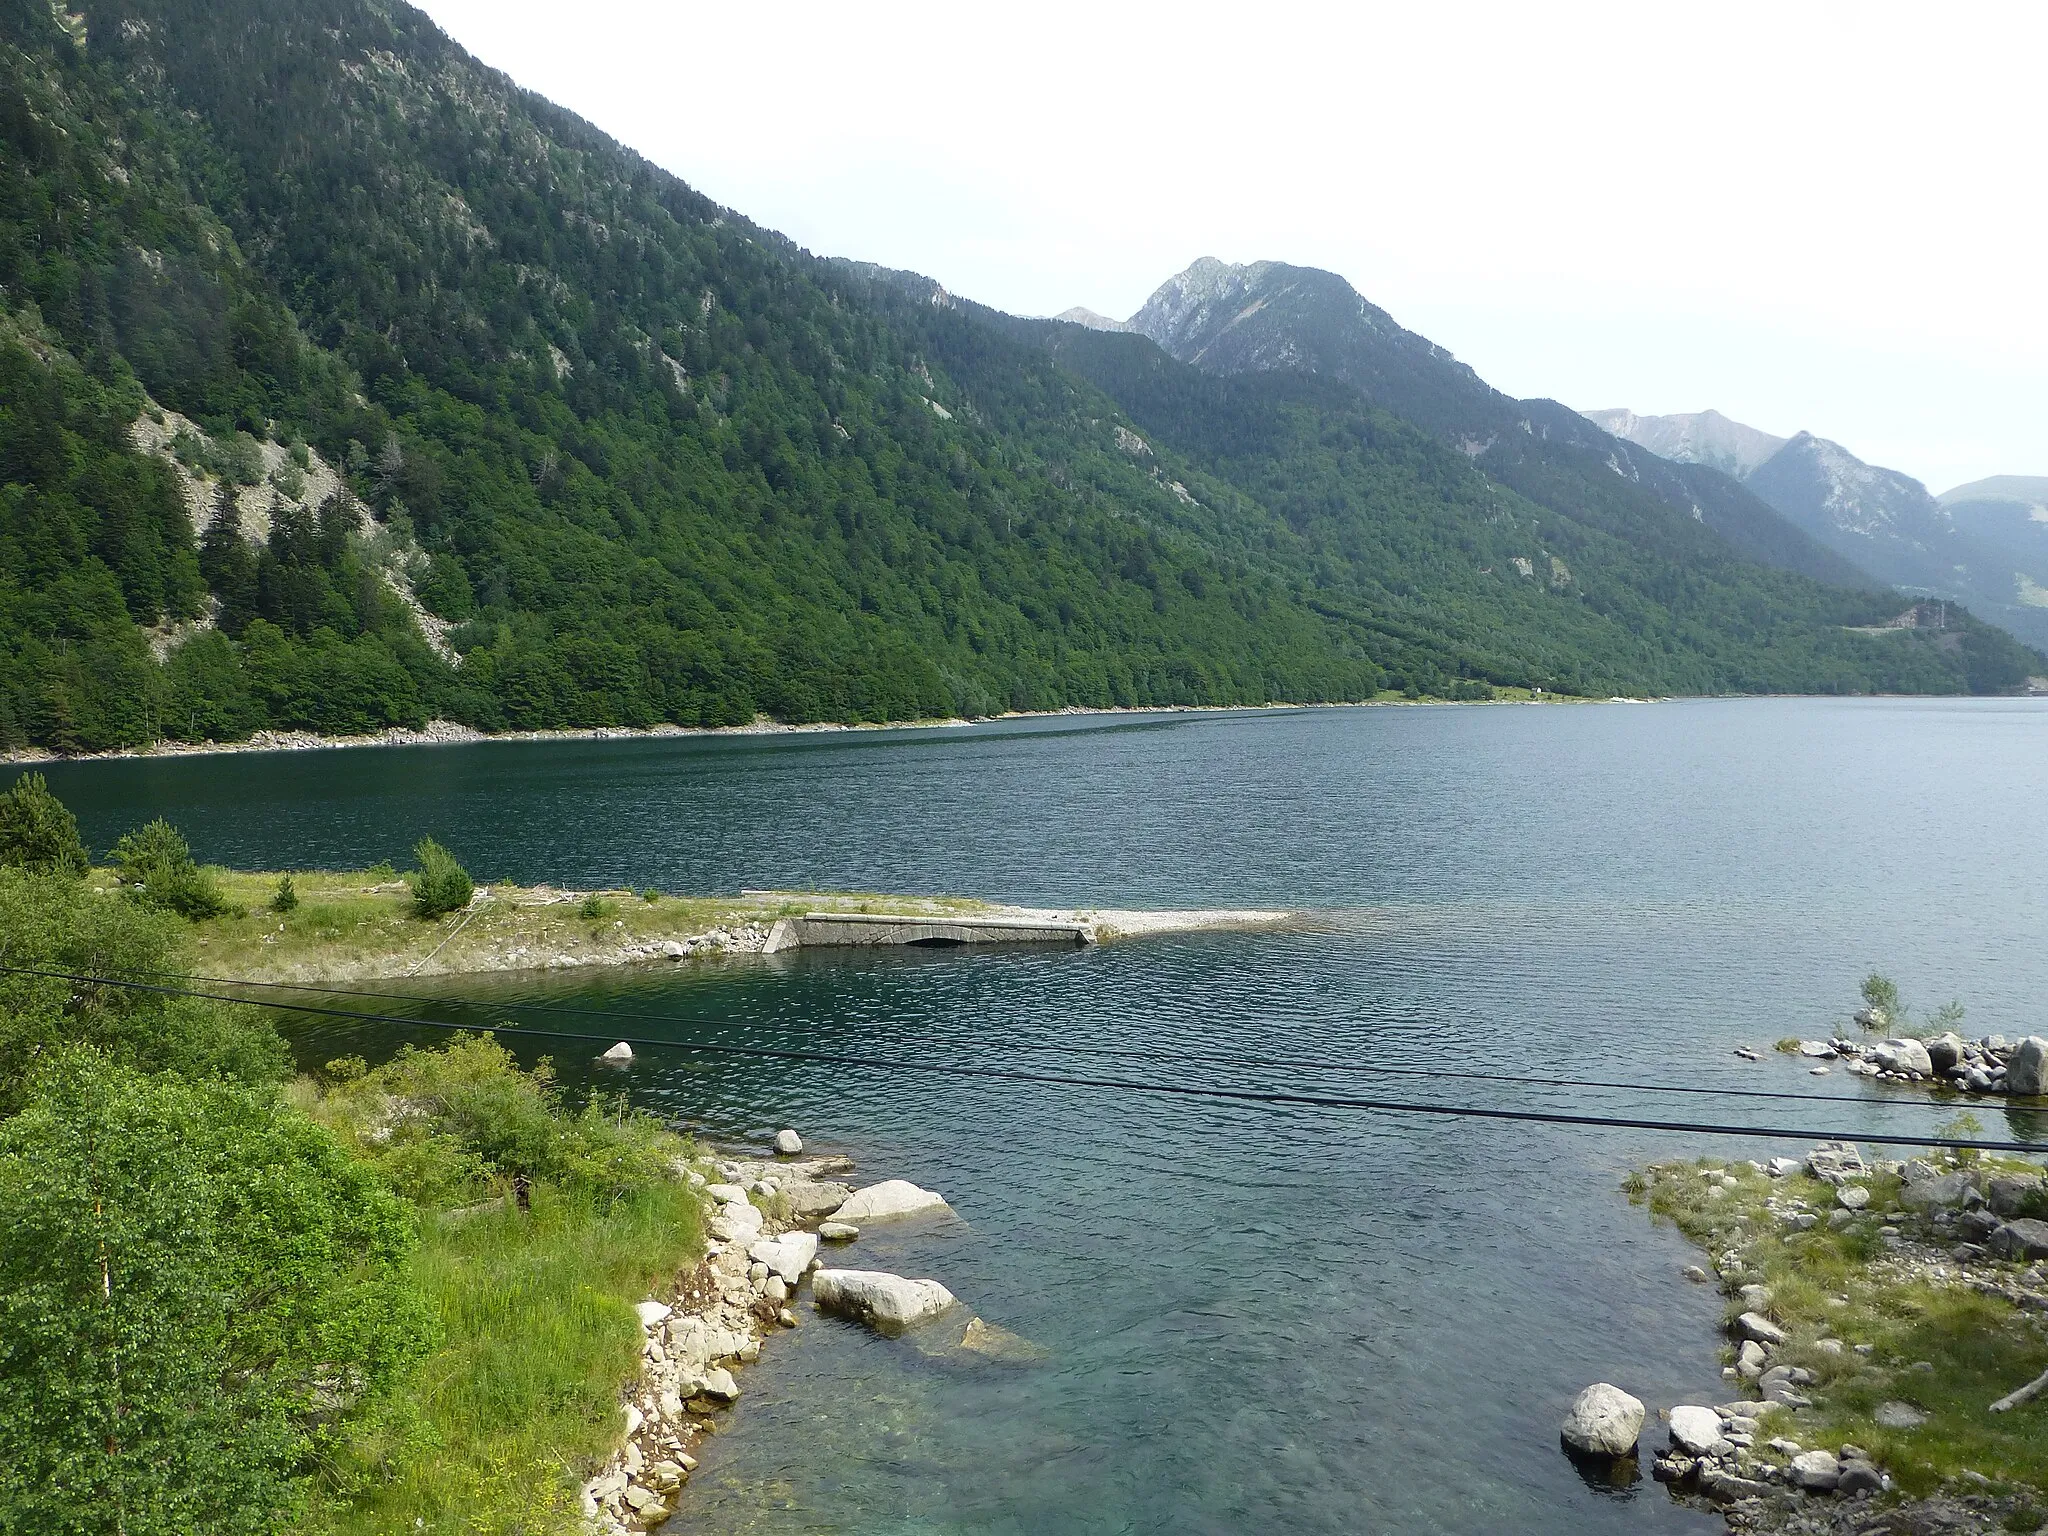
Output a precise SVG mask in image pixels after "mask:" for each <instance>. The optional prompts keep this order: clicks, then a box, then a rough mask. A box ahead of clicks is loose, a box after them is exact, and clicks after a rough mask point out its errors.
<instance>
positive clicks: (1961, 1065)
mask: <svg viewBox="0 0 2048 1536" xmlns="http://www.w3.org/2000/svg"><path fill="white" fill-rule="evenodd" d="M1858 1017H1859V1018H1861V1017H1862V1015H1859V1016H1858ZM1786 1049H1788V1050H1794V1049H1796V1051H1797V1054H1798V1055H1800V1056H1801V1057H1803V1058H1805V1059H1807V1060H1809V1061H1812V1062H1814V1063H1816V1065H1815V1066H1814V1067H1813V1068H1812V1070H1813V1072H1814V1073H1815V1074H1816V1075H1821V1074H1825V1073H1827V1072H1829V1071H1831V1070H1833V1069H1832V1067H1830V1066H1829V1065H1828V1064H1829V1063H1832V1062H1840V1063H1841V1065H1842V1068H1843V1070H1844V1071H1847V1072H1852V1073H1855V1074H1856V1075H1857V1076H1859V1077H1874V1078H1882V1079H1884V1080H1885V1081H1887V1082H1895V1083H1931V1084H1934V1085H1937V1086H1941V1087H1948V1088H1956V1089H1960V1090H1961V1091H1962V1092H1964V1093H1980V1094H1981V1093H1993V1094H2010V1095H2013V1096H2014V1097H2019V1098H2029V1097H2034V1096H2038V1095H2043V1094H2048V1040H2044V1039H2042V1038H2041V1037H2040V1036H2038V1035H2030V1036H2028V1037H2027V1038H2026V1039H2024V1040H2009V1039H2007V1038H2006V1037H2005V1036H2004V1035H1986V1036H1985V1037H1984V1038H1983V1039H1981V1040H1965V1039H1963V1038H1962V1037H1961V1036H1959V1035H1957V1034H1955V1033H1954V1032H1953V1031H1950V1032H1948V1033H1946V1034H1940V1035H1935V1036H1934V1037H1932V1038H1931V1039H1926V1040H1916V1039H1909V1038H1904V1037H1901V1038H1899V1039H1894V1040H1881V1041H1879V1042H1877V1043H1876V1044H1874V1045H1872V1044H1868V1043H1866V1042H1863V1041H1859V1040H1850V1039H1846V1038H1842V1037H1836V1038H1834V1039H1831V1040H1800V1041H1796V1042H1794V1041H1787V1042H1786ZM1748 1054H1749V1055H1750V1056H1752V1057H1754V1056H1755V1054H1756V1053H1755V1052H1749V1053H1748Z"/></svg>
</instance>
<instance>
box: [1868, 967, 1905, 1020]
mask: <svg viewBox="0 0 2048 1536" xmlns="http://www.w3.org/2000/svg"><path fill="white" fill-rule="evenodd" d="M1863 1006H1864V1007H1866V1008H1868V1009H1869V1010H1870V1013H1871V1023H1872V1024H1873V1025H1874V1026H1875V1027H1876V1028H1878V1029H1887V1028H1891V1027H1893V1026H1894V1025H1896V1024H1897V1023H1898V1022H1899V1021H1901V1020H1902V1019H1903V1018H1904V1017H1905V1010H1904V1009H1903V1008H1901V1007H1900V1006H1899V987H1898V983H1897V982H1895V981H1893V980H1892V979H1891V977H1889V976H1881V975H1879V974H1878V973H1877V972H1876V971H1872V972H1871V973H1870V974H1869V975H1868V976H1866V977H1864V978H1863Z"/></svg>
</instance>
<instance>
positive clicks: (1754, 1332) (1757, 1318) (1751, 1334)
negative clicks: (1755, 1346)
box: [1735, 1312, 1785, 1348]
mask: <svg viewBox="0 0 2048 1536" xmlns="http://www.w3.org/2000/svg"><path fill="white" fill-rule="evenodd" d="M1735 1331H1736V1332H1737V1333H1739V1334H1741V1335H1742V1336H1743V1337H1744V1338H1745V1339H1754V1340H1756V1342H1757V1343H1759V1344H1764V1345H1769V1346H1771V1347H1772V1348H1775V1347H1777V1346H1778V1345H1780V1344H1782V1343H1784V1342H1785V1330H1784V1329H1782V1328H1780V1327H1779V1326H1778V1325H1777V1324H1776V1323H1774V1322H1772V1321H1771V1320H1770V1319H1769V1318H1768V1317H1765V1316H1764V1315H1763V1314H1762V1313H1761V1312H1745V1313H1743V1314H1742V1316H1740V1317H1738V1318H1736V1319H1735Z"/></svg>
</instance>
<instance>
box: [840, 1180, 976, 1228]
mask: <svg viewBox="0 0 2048 1536" xmlns="http://www.w3.org/2000/svg"><path fill="white" fill-rule="evenodd" d="M947 1209H949V1207H948V1206H947V1204H946V1197H945V1196H944V1195H940V1194H936V1193H934V1192H933V1191H931V1190H929V1189H919V1188H918V1187H917V1186H916V1185H915V1184H913V1183H911V1182H910V1180H908V1179H887V1180H884V1181H883V1182H882V1183H880V1184H870V1185H869V1186H868V1187H867V1188H866V1189H860V1190H855V1191H854V1193H853V1194H852V1196H850V1197H849V1198H848V1199H847V1200H846V1201H845V1202H844V1203H843V1204H842V1205H840V1206H839V1208H838V1209H837V1210H835V1211H833V1213H832V1216H833V1219H834V1220H836V1221H850V1222H856V1223H857V1222H862V1221H884V1220H887V1219H889V1218H890V1217H895V1216H916V1215H918V1214H920V1213H922V1212H924V1211H943V1210H947Z"/></svg>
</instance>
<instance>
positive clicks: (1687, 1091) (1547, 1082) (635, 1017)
mask: <svg viewBox="0 0 2048 1536" xmlns="http://www.w3.org/2000/svg"><path fill="white" fill-rule="evenodd" d="M161 974H166V975H168V974H172V973H169V972H164V973H161ZM178 974H181V975H182V976H183V979H185V980H188V981H198V982H205V983H207V984H209V985H212V986H224V987H251V988H261V989H264V990H267V991H281V992H314V993H319V994H320V995H322V996H326V997H369V998H378V999H381V1000H383V1001H385V1002H403V1003H414V1004H424V1005H426V1006H428V1007H458V1008H475V1009H493V1008H506V1009H517V1010H519V1011H521V1012H532V1013H559V1014H566V1015H572V1016H575V1017H579V1018H592V1019H612V1020H624V1021H630V1022H633V1023H639V1024H665V1023H670V1022H673V1021H672V1020H670V1019H667V1018H664V1017H663V1016H662V1015H660V1014H649V1013H636V1012H631V1011H628V1010H623V1009H613V1008H585V1007H578V1006H576V1005H574V1004H568V1003H544V1002H526V1001H514V1002H493V1001H491V1000H489V999H485V998H463V997H432V996H428V995H425V994H421V993H416V992H385V991H379V990H374V989H370V988H360V987H332V986H325V985H321V984H318V983H313V982H288V981H241V980H237V979H236V978H234V977H230V976H193V975H183V973H178ZM236 1000H237V1001H241V1002H251V1003H255V1002H256V1000H255V999H249V998H238V999H236ZM259 1006H260V1005H259ZM669 1043H670V1044H674V1045H679V1044H682V1042H680V1041H671V1042H669ZM1012 1044H1013V1045H1014V1046H1015V1048H1017V1049H1021V1050H1037V1051H1044V1052H1047V1053H1050V1054H1056V1055H1063V1056H1092V1057H1097V1058H1100V1059H1102V1060H1108V1061H1139V1062H1155V1063H1164V1064H1172V1065H1181V1064H1188V1065H1200V1066H1224V1067H1234V1068H1238V1069H1240V1070H1244V1071H1264V1070H1270V1069H1276V1068H1277V1069H1280V1070H1283V1071H1290V1072H1331V1073H1345V1074H1353V1075H1360V1076H1385V1077H1419V1078H1427V1079H1429V1080H1431V1081H1435V1080H1437V1079H1440V1078H1449V1079H1453V1080H1456V1081H1459V1082H1475V1083H1502V1084H1506V1085H1509V1086H1511V1087H1520V1088H1531V1087H1533V1088H1596V1089H1601V1090H1603V1091H1616V1092H1624V1093H1676V1094H1684V1095H1687V1096H1699V1097H1706V1098H1738V1099H1770V1100H1779V1101H1784V1102H1790V1103H1797V1104H1855V1105H1861V1106H1868V1105H1870V1104H1872V1103H1874V1102H1877V1101H1875V1100H1872V1099H1870V1098H1867V1097H1860V1096H1856V1095H1852V1094H1841V1093H1832V1094H1830V1093H1787V1092H1785V1091H1784V1090H1782V1089H1771V1088H1731V1087H1725V1086H1718V1085H1715V1086H1707V1085H1694V1084H1688V1083H1632V1082H1616V1081H1612V1080H1608V1079H1601V1078H1580V1077H1533V1076H1526V1075H1521V1074H1514V1073H1505V1072H1474V1071H1470V1070H1467V1069H1462V1068H1455V1067H1443V1068H1438V1067H1396V1066H1388V1065H1386V1064H1384V1063H1380V1062H1350V1061H1304V1060H1301V1059H1299V1058H1296V1057H1287V1056H1245V1055H1240V1054H1235V1053H1230V1052H1222V1051H1186V1050H1179V1051H1171V1052H1167V1051H1152V1050H1144V1051H1139V1050H1120V1049H1117V1048H1115V1047H1113V1046H1096V1045H1077V1044H1074V1043H1072V1042H1069V1041H1059V1042H1054V1043H1046V1044H1036V1043H1032V1042H1012ZM1895 1107H1897V1108H1901V1109H1947V1108H1949V1107H1950V1106H1948V1105H1945V1104H1939V1103H1934V1102H1932V1101H1919V1102H1908V1103H1900V1104H1898V1105H1897V1106H1895Z"/></svg>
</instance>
